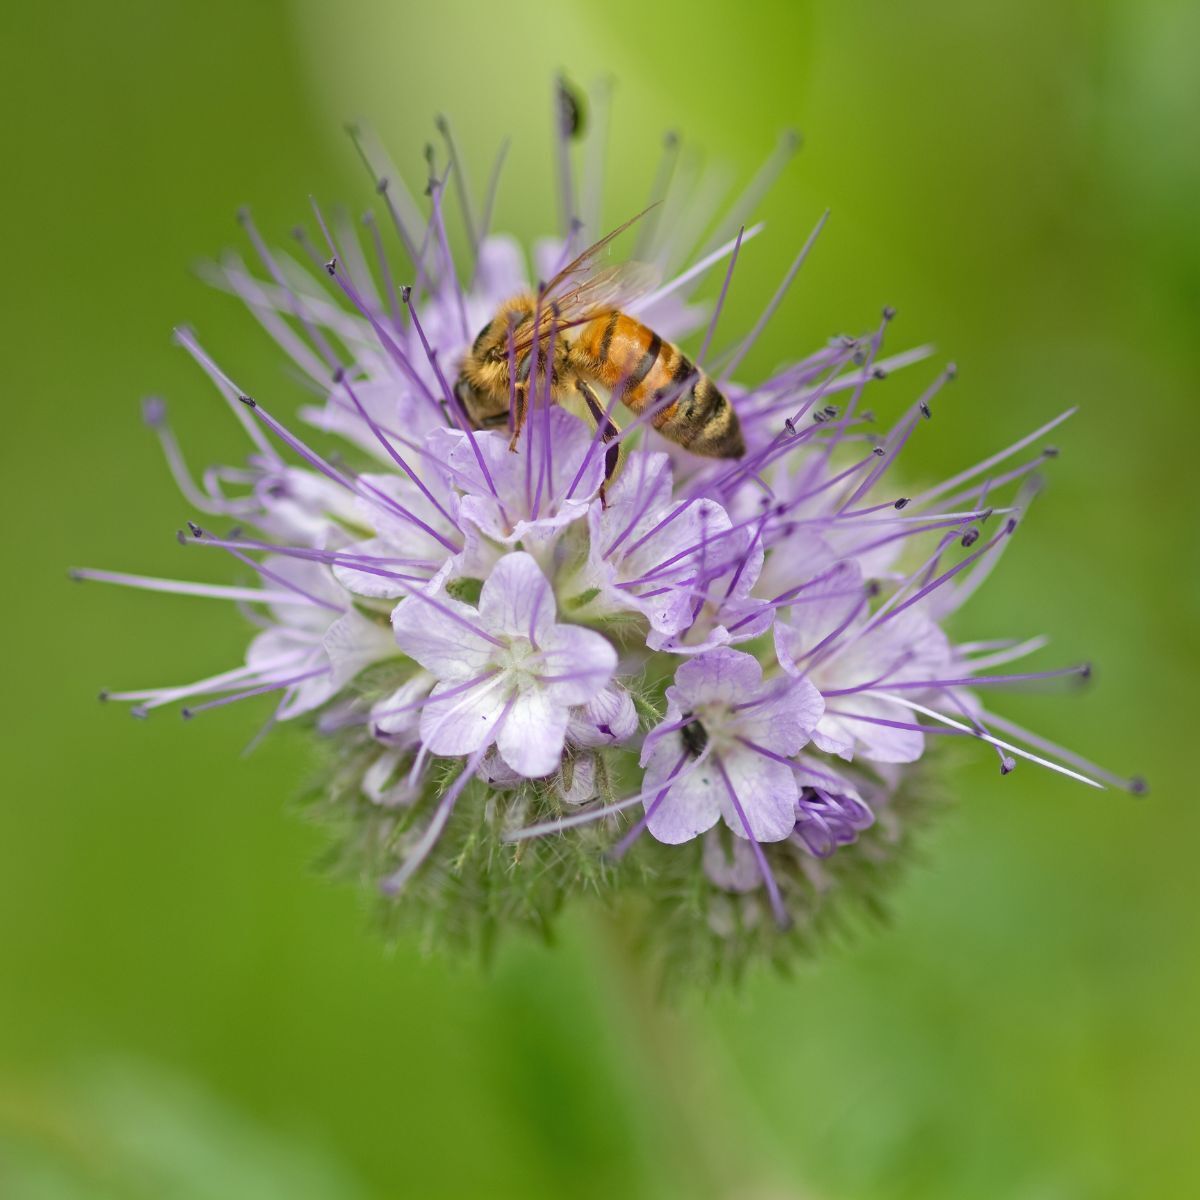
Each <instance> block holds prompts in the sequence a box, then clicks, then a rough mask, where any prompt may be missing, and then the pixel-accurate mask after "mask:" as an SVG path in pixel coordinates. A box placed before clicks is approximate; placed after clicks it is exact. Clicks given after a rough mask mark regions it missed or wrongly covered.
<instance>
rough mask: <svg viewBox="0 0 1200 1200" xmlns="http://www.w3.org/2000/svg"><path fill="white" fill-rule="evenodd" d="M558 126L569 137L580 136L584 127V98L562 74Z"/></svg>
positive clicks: (559, 90) (559, 80)
mask: <svg viewBox="0 0 1200 1200" xmlns="http://www.w3.org/2000/svg"><path fill="white" fill-rule="evenodd" d="M558 127H559V129H560V131H561V132H562V135H563V137H567V138H578V137H579V136H580V135H581V134H582V133H583V128H584V109H583V98H582V97H581V96H580V95H579V93H578V92H577V91H576V90H575V89H574V88H573V87H572V86H571V85H570V84H569V83H567V81H566V80H565V79H564V78H563V77H562V76H561V75H560V76H559V77H558Z"/></svg>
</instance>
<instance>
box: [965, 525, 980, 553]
mask: <svg viewBox="0 0 1200 1200" xmlns="http://www.w3.org/2000/svg"><path fill="white" fill-rule="evenodd" d="M977 541H979V530H978V529H968V530H967V532H966V533H964V534H963V535H962V545H963V548H964V549H969V548H970V547H971V546H973V545H975V543H976V542H977Z"/></svg>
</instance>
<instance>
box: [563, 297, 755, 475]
mask: <svg viewBox="0 0 1200 1200" xmlns="http://www.w3.org/2000/svg"><path fill="white" fill-rule="evenodd" d="M576 346H577V348H578V350H579V351H581V352H582V357H584V358H585V359H586V360H587V362H588V365H589V366H590V367H591V368H592V371H593V372H594V374H595V376H596V378H597V379H599V380H600V382H601V383H603V384H604V386H605V387H607V388H610V389H611V388H618V387H619V388H621V389H622V394H621V399H622V401H623V403H624V404H625V405H626V407H628V408H629V409H631V410H632V411H633V412H641V411H642V410H643V409H645V408H648V407H651V406H658V405H662V403H663V401H664V400H667V399H668V397H674V398H673V399H671V400H670V401H669V403H667V404H666V405H665V406H663V407H662V408H661V409H660V411H657V412H655V414H654V415H653V416H652V417H651V423H652V424H653V425H654V427H655V429H658V430H660V431H661V432H662V434H663V436H664V437H668V438H670V439H671V441H673V442H677V443H678V444H679V445H681V446H683V447H685V448H686V449H688V450H690V451H692V453H693V454H703V455H706V456H708V457H711V458H740V457H741V456H742V455H743V454H744V453H745V452H746V446H745V443H744V441H743V440H742V432H741V429H740V427H739V426H738V419H737V414H736V413H735V412H734V411H733V407H732V405H731V404H730V403H729V401H728V400H726V399H725V397H724V396H723V395H722V394H721V392H720V390H719V389H718V388H717V386H716V385H715V384H714V383H713V382H712V380H711V379H709V377H708V376H707V375H705V374H704V372H703V371H701V370H699V368H697V367H696V366H695V365H694V364H693V363H692V362H691V361H690V360H689V359H688V358H686V357H685V356H684V354H683V353H682V352H681V351H680V350H679V348H678V347H677V346H674V345H672V344H671V343H670V342H668V341H664V340H663V339H662V338H661V337H659V335H658V334H657V333H655V332H654V330H652V329H649V328H647V327H646V326H645V325H643V324H642V323H641V322H640V321H637V320H635V319H634V318H633V317H629V316H626V315H625V314H624V313H621V312H613V313H609V314H608V315H606V316H603V317H597V318H596V319H595V320H594V321H589V322H588V324H587V325H585V326H584V327H583V328H582V329H581V330H580V333H579V337H578V339H577V342H576ZM689 380H690V382H689Z"/></svg>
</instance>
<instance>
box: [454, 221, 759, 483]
mask: <svg viewBox="0 0 1200 1200" xmlns="http://www.w3.org/2000/svg"><path fill="white" fill-rule="evenodd" d="M647 211H648V210H647ZM644 215H645V214H644V213H639V214H638V216H636V217H633V218H632V219H631V220H629V221H626V222H625V224H623V225H621V226H618V228H616V229H614V230H613V231H612V232H611V233H609V234H608V235H607V236H605V237H603V238H601V239H600V241H598V242H597V243H596V244H595V245H593V246H589V247H588V248H587V249H586V250H584V251H583V253H582V254H580V255H579V256H578V257H577V258H576V259H574V260H573V261H572V262H570V263H568V264H567V265H566V266H565V267H564V268H563V269H562V270H561V271H559V273H558V274H557V275H555V277H554V278H553V279H551V280H550V282H549V283H547V284H545V285H543V286H542V287H541V288H540V289H539V290H538V291H537V292H536V293H525V294H522V295H519V296H514V297H512V299H510V300H507V301H505V303H504V304H502V305H501V306H500V309H499V310H498V311H497V312H496V314H495V315H494V316H493V317H492V318H491V320H490V321H488V323H487V324H486V325H484V327H483V328H482V329H481V330H480V331H479V333H478V335H477V336H476V338H475V341H474V343H473V344H472V346H471V348H470V350H469V351H468V352H467V354H466V356H465V357H464V359H463V363H462V367H461V369H460V371H459V374H458V380H457V382H456V384H455V389H454V390H455V394H456V395H457V397H458V399H459V401H460V403H461V404H462V406H463V408H464V409H465V410H466V413H467V416H468V418H469V419H470V421H471V423H472V424H473V425H474V426H475V428H477V429H495V428H499V427H501V426H505V425H507V424H508V423H509V421H510V416H511V420H512V426H513V429H512V440H511V441H510V443H509V448H510V449H515V448H516V445H517V441H518V439H519V438H520V436H521V429H522V426H523V425H524V423H525V417H526V413H527V412H528V408H529V396H530V387H531V379H530V377H531V376H534V379H533V381H532V383H533V395H534V397H535V398H540V397H544V396H546V395H549V398H550V401H551V403H554V404H564V405H567V406H571V405H572V402H575V405H576V406H578V404H579V402H582V407H583V408H584V409H585V410H586V411H587V413H588V414H590V416H591V419H592V420H593V421H594V422H595V423H596V424H597V425H598V426H599V425H601V424H603V425H604V432H603V435H602V436H603V438H604V440H605V441H606V442H607V441H612V440H613V439H614V438H615V437H617V435H618V434H619V433H620V429H619V427H618V426H617V425H616V423H615V422H614V421H613V420H612V418H611V416H606V409H605V405H604V404H603V403H602V402H601V400H600V397H599V396H598V395H597V393H596V390H595V387H594V385H595V384H599V385H600V386H602V387H603V388H606V389H607V390H608V391H609V392H610V394H615V395H616V397H617V398H618V399H619V400H620V401H621V402H622V403H623V404H624V405H625V406H626V407H627V408H628V409H630V410H631V411H632V412H634V413H641V412H643V411H644V410H646V409H650V410H651V411H650V417H649V420H650V423H651V424H652V425H653V426H654V428H655V429H657V430H658V431H659V433H661V434H662V435H663V436H664V437H666V438H669V439H670V440H671V441H673V442H675V443H677V444H678V445H680V446H683V447H684V448H685V449H687V450H690V451H691V452H692V453H693V454H699V455H703V456H705V457H708V458H740V457H741V456H742V455H743V454H745V452H746V444H745V441H744V440H743V438H742V431H741V427H740V425H739V424H738V418H737V413H735V412H734V410H733V406H732V405H731V404H730V403H729V401H728V400H727V399H726V398H725V396H724V395H722V393H721V391H720V389H719V388H718V387H717V386H716V384H715V383H713V381H712V380H711V379H710V378H709V377H708V376H707V375H706V374H705V373H704V372H703V371H702V370H700V368H699V367H697V366H696V365H695V364H694V363H693V362H692V361H691V360H690V359H689V358H687V357H686V355H684V354H683V352H682V351H681V350H680V349H679V348H678V347H677V346H675V345H673V344H672V343H671V342H668V341H667V340H666V339H665V338H663V337H660V336H659V335H658V334H657V333H655V332H654V330H652V329H650V328H648V327H647V326H646V325H643V324H642V323H641V321H639V320H637V319H636V318H635V317H631V316H630V315H629V314H628V313H626V312H623V311H622V310H621V305H622V304H628V303H629V302H630V300H631V299H633V298H634V297H636V296H637V295H640V294H641V293H643V292H644V291H646V290H647V288H648V287H649V286H650V285H651V283H652V278H653V276H652V272H650V270H649V268H647V267H646V266H645V265H644V264H640V263H625V264H622V265H618V266H614V267H598V266H597V262H596V260H597V258H598V257H599V256H600V254H601V253H602V252H603V251H604V250H605V249H606V248H607V247H608V245H609V243H610V242H611V241H612V240H613V239H614V238H615V237H617V235H618V234H620V233H622V232H624V231H625V230H626V229H627V228H629V226H630V225H632V224H633V222H634V221H637V220H638V219H639V218H640V217H642V216H644ZM551 360H552V361H551ZM535 364H536V365H535ZM510 409H511V413H510ZM617 451H618V447H616V446H613V447H610V448H609V450H608V453H607V455H606V472H605V473H606V475H607V476H608V477H610V478H611V476H612V474H613V472H614V471H615V470H616V464H617V457H618V453H617Z"/></svg>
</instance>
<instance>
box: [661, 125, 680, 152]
mask: <svg viewBox="0 0 1200 1200" xmlns="http://www.w3.org/2000/svg"><path fill="white" fill-rule="evenodd" d="M663 145H664V146H665V147H666V148H667V149H668V150H674V149H675V147H676V146H678V145H679V134H678V133H677V132H676V131H675V130H674V129H668V130H667V132H666V133H664V134H663Z"/></svg>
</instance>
